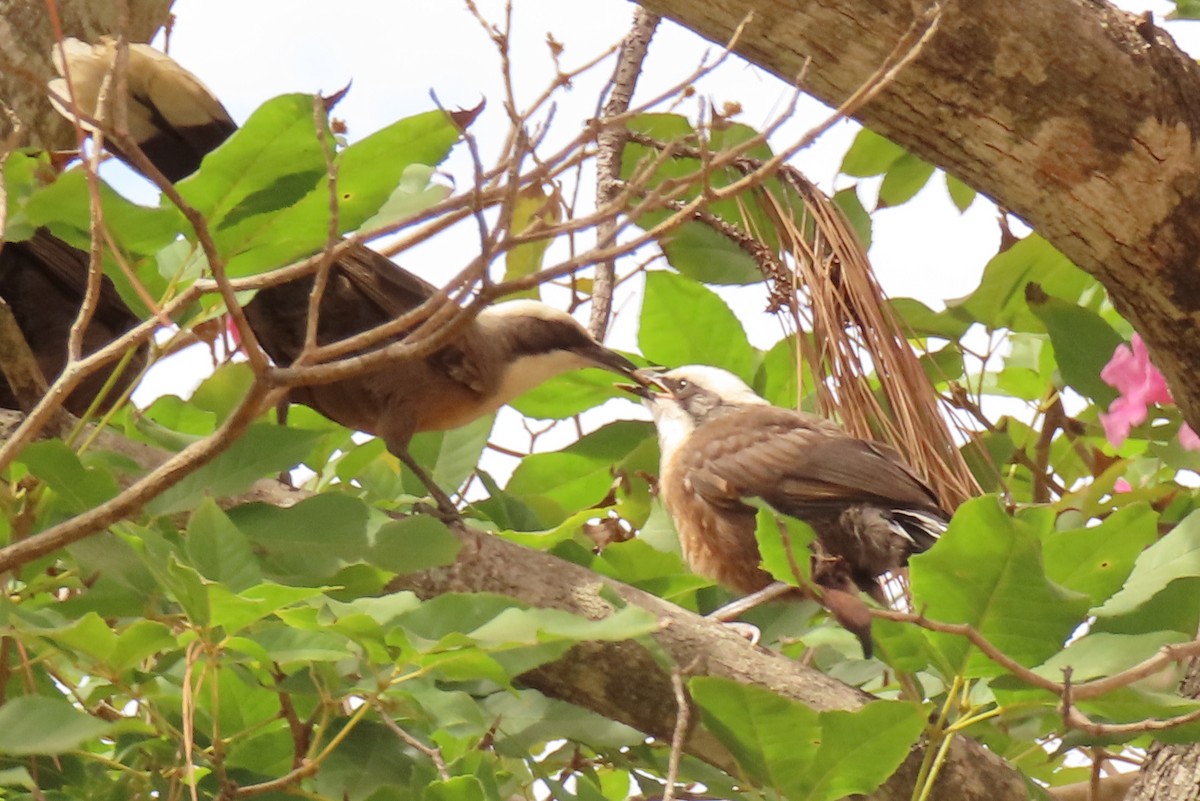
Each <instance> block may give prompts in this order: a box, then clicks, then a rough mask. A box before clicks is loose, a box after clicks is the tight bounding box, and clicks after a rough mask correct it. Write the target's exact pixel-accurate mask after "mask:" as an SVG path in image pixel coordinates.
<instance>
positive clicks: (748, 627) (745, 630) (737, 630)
mask: <svg viewBox="0 0 1200 801" xmlns="http://www.w3.org/2000/svg"><path fill="white" fill-rule="evenodd" d="M721 625H722V626H725V627H726V628H728V629H729V630H730V631H732V632H733V633H734V634H737V635H738V636H739V637H744V638H745V639H747V640H749V641H750V644H751V645H758V641H759V640H761V639H762V631H760V630H759V628H758V626H756V625H754V624H753V623H743V622H742V621H740V620H723V621H721Z"/></svg>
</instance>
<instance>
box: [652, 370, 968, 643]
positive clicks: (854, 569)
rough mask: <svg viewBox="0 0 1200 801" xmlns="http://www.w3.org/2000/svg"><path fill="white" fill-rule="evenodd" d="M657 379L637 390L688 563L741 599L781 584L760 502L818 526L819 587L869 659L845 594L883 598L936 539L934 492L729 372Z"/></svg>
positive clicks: (864, 633)
mask: <svg viewBox="0 0 1200 801" xmlns="http://www.w3.org/2000/svg"><path fill="white" fill-rule="evenodd" d="M649 379H650V381H649V382H648V383H647V384H643V385H642V386H640V387H637V388H633V389H632V391H634V392H635V393H636V394H638V395H640V396H641V397H642V398H643V402H644V403H645V405H646V406H647V407H648V408H649V409H650V411H651V413H652V414H653V416H654V423H655V426H656V427H657V429H658V439H659V444H660V449H661V452H662V461H661V466H660V471H659V492H660V497H661V498H662V500H663V503H664V505H665V506H666V508H667V510H668V512H669V513H670V514H671V517H672V518H673V519H674V521H675V527H676V529H677V530H678V532H679V538H680V544H681V546H682V550H683V554H684V557H685V558H686V559H687V562H688V564H689V565H691V567H692V569H693V570H695V571H696V572H697V573H700V574H702V575H705V576H708V577H709V578H712V579H714V580H715V581H717V582H719V583H721V584H723V585H725V586H726V587H729V588H730V589H732V590H735V591H737V592H739V593H744V594H750V593H757V592H759V591H762V590H764V589H765V588H767V587H768V586H769V585H771V584H772V581H773V580H772V578H771V576H770V575H769V574H768V573H767V572H765V571H764V570H763V569H762V568H761V567H760V566H759V563H760V561H761V560H760V556H759V551H758V544H757V542H756V540H755V535H754V532H755V515H756V511H755V508H754V507H753V506H751V505H750V504H748V503H746V500H747V499H750V498H759V499H761V500H762V501H765V502H766V503H767V504H769V505H770V506H771V507H772V508H774V509H776V510H777V511H779V512H782V513H783V514H786V515H790V516H792V517H795V518H797V519H799V520H803V521H804V522H806V523H808V524H809V525H810V526H811V527H812V528H813V530H814V532H815V533H816V537H817V542H816V548H815V550H816V551H817V557H816V559H815V561H814V569H813V578H814V581H815V582H816V583H818V584H820V585H822V586H823V587H824V588H825V589H826V590H827V591H828V592H827V593H826V594H827V595H829V594H832V595H833V596H834V597H833V601H834V604H835V605H836V604H838V603H841V604H843V606H842V608H841V609H838V608H832V611H833V612H834V613H835V615H837V616H838V618H839V620H841V621H842V622H843V625H847V628H850V629H851V630H852V631H854V633H855V634H857V635H859V637H860V639H861V640H862V641H863V647H864V651H865V652H866V653H868V654H869V652H870V639H869V631H868V630H864V628H865V627H868V626H869V618H865V622H864V617H865V609H864V610H863V614H858V613H857V612H856V611H855V610H854V609H853V604H851V603H850V601H849V599H848V598H847V597H845V595H844V594H845V593H847V592H851V593H852V592H854V591H855V589H860V590H863V591H866V592H868V593H869V594H871V595H872V596H874V597H876V598H877V599H878V598H881V597H882V591H881V587H880V583H879V579H880V577H881V576H882V575H883V574H885V573H887V572H888V571H892V570H896V569H897V568H900V567H902V566H904V565H905V564H907V562H908V557H909V556H910V555H912V554H914V553H920V552H921V551H924V550H926V549H928V548H929V547H931V546H932V545H933V544H934V542H936V541H937V538H938V536H939V535H940V534H941V533H942V532H943V531H944V530H945V528H946V517H945V514H944V512H943V511H942V509H941V507H940V506H939V504H938V499H937V497H936V496H935V495H934V494H933V491H932V490H931V489H930V488H929V487H928V486H927V485H926V484H925V482H923V481H922V480H921V479H920V477H918V476H917V474H916V473H915V472H914V471H913V470H912V468H911V467H909V466H908V465H907V464H905V463H904V461H903V460H902V459H901V458H900V455H899V454H898V453H896V451H894V450H893V449H892V448H890V447H888V446H886V445H883V444H881V443H877V442H868V441H866V440H861V439H858V438H857V437H853V436H851V435H849V434H847V433H846V432H845V431H844V430H842V429H841V428H840V427H838V426H837V425H836V424H834V423H833V422H831V421H829V420H825V419H823V418H820V417H815V416H813V415H810V414H805V413H803V412H798V411H795V410H792V409H784V408H780V407H778V406H773V405H771V404H770V403H768V402H767V401H766V400H764V399H763V398H761V397H759V396H758V395H757V394H755V392H754V391H753V390H752V389H751V388H750V387H749V386H747V385H746V384H745V383H744V382H743V381H742V380H741V379H739V378H738V377H737V376H735V375H733V374H732V373H729V372H727V371H725V370H721V369H719V368H716V367H708V366H704V365H688V366H686V367H680V368H677V369H674V370H671V371H669V372H666V373H660V374H652V375H650V376H649ZM652 385H656V386H657V387H658V388H659V389H657V390H656V389H655V388H654V386H652ZM860 603H861V602H860ZM850 617H852V618H854V619H853V620H849V619H848V618H850ZM856 629H858V630H856Z"/></svg>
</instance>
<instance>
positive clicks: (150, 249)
mask: <svg viewBox="0 0 1200 801" xmlns="http://www.w3.org/2000/svg"><path fill="white" fill-rule="evenodd" d="M87 184H88V178H87V173H86V172H85V171H84V170H83V169H73V170H68V171H67V172H65V173H63V174H62V175H60V176H59V177H58V178H57V180H55V181H54V182H53V183H51V184H48V185H47V186H44V187H42V188H41V189H39V190H37V191H36V192H34V193H33V194H32V195H30V197H29V200H28V202H27V203H26V204H25V206H24V207H23V209H22V211H23V212H24V214H25V216H26V217H27V219H28V221H29V223H30V224H31V225H34V226H47V227H49V228H50V229H51V230H52V231H53V232H54V233H55V234H56V235H58V236H59V237H61V238H62V239H64V240H66V241H67V242H68V243H69V244H71V245H74V246H75V247H77V248H81V249H82V250H84V251H85V252H86V251H89V250H90V248H91V234H90V231H91V228H90V225H91V223H90V221H91V214H92V210H91V207H92V200H91V198H92V196H91V192H90V191H89V189H88V185H87ZM99 193H100V208H101V209H102V210H103V214H104V225H105V228H106V229H108V230H109V231H110V232H112V234H113V236H114V238H115V239H116V241H117V242H118V243H120V245H121V246H122V247H123V248H125V249H127V250H129V251H132V252H134V253H140V254H143V255H150V254H152V253H155V252H156V251H158V250H159V249H160V248H163V247H165V246H166V245H167V244H168V243H170V242H171V241H172V240H174V239H175V237H176V236H178V234H179V231H180V230H181V228H182V226H183V225H184V222H183V218H182V217H181V215H180V213H179V211H178V210H177V209H176V208H175V207H173V206H172V207H169V208H161V209H153V208H146V207H145V206H139V205H137V204H135V203H131V202H130V201H128V200H126V199H125V198H124V197H122V196H121V195H120V194H118V193H117V192H116V191H115V190H113V188H112V187H110V186H109V185H108V184H106V183H105V182H104V181H100V182H99ZM114 267H115V265H114ZM114 272H115V270H114Z"/></svg>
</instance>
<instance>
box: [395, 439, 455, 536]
mask: <svg viewBox="0 0 1200 801" xmlns="http://www.w3.org/2000/svg"><path fill="white" fill-rule="evenodd" d="M389 450H391V452H392V453H393V454H395V455H396V458H397V459H399V460H400V461H401V462H403V463H404V466H405V467H407V468H408V469H409V470H411V471H412V472H413V475H415V476H416V477H417V479H418V480H419V481H420V482H421V483H422V484H424V485H425V489H427V490H429V495H430V497H432V498H433V500H434V501H435V502H436V503H437V508H438V512H439V513H440V515H439V516H440V517H441V518H442V519H443V520H445V521H447V522H449V521H454V520H461V519H462V515H460V514H459V513H458V507H456V506H455V505H454V502H453V501H452V500H450V496H449V495H447V494H446V493H445V492H443V491H442V488H441V487H439V486H438V485H437V483H436V482H435V481H434V480H433V477H432V476H430V475H429V474H428V473H426V472H425V468H423V467H421V465H419V464H417V460H416V459H414V458H413V457H412V454H411V453H409V452H408V447H407V446H399V447H395V448H389Z"/></svg>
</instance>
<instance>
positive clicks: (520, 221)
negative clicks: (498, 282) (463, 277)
mask: <svg viewBox="0 0 1200 801" xmlns="http://www.w3.org/2000/svg"><path fill="white" fill-rule="evenodd" d="M561 220H562V199H561V198H560V197H559V196H558V193H557V191H552V192H549V193H547V192H546V191H545V190H544V189H543V188H542V186H540V185H539V184H530V185H528V186H526V187H525V188H524V189H522V190H521V191H519V192H518V193H517V196H516V201H515V202H514V203H513V209H512V220H511V222H510V224H509V229H510V231H511V232H512V235H513V236H520V235H522V234H536V233H537V231H538V230H544V229H545V228H547V227H550V226H553V225H556V224H557V223H559V222H560V221H561ZM551 241H553V240H551V239H537V240H534V241H532V242H527V243H525V244H523V245H517V246H516V247H514V248H512V249H511V250H509V251H508V252H507V253H505V255H504V280H505V281H513V280H516V279H518V278H524V277H525V276H527V275H532V274H533V273H536V272H538V271H539V270H541V269H542V258H543V257H544V256H545V255H546V248H548V247H550V243H551ZM538 296H539V293H538V288H537V287H531V288H530V289H528V290H526V291H525V292H521V293H517V294H516V295H514V296H513V297H526V298H536V297H538Z"/></svg>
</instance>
